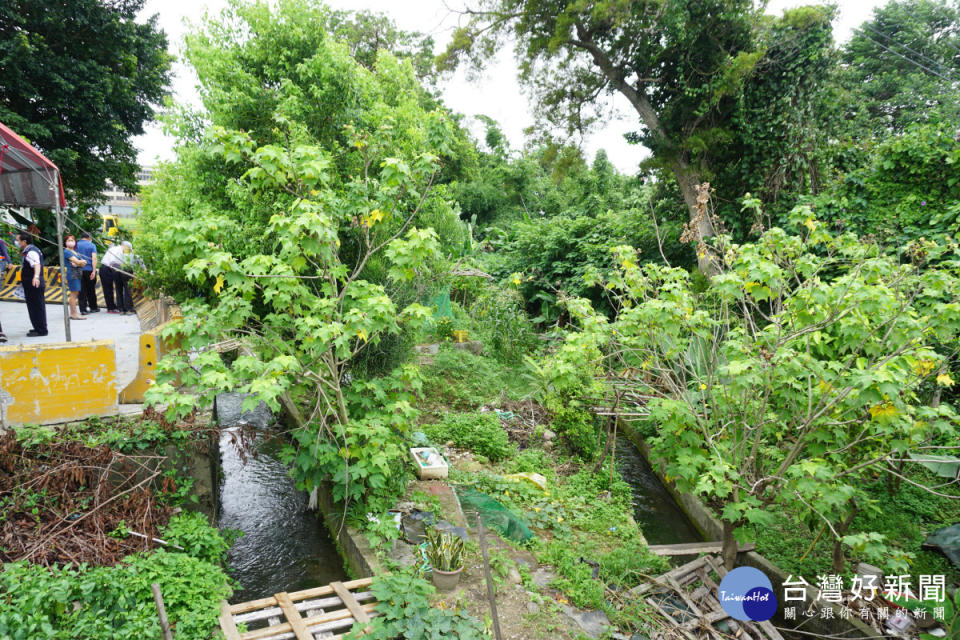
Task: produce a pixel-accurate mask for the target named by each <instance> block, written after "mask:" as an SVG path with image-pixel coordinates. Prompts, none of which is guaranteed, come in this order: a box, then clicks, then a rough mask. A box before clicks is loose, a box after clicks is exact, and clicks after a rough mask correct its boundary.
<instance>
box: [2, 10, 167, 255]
mask: <svg viewBox="0 0 960 640" xmlns="http://www.w3.org/2000/svg"><path fill="white" fill-rule="evenodd" d="M143 6H144V0H128V1H126V2H103V1H101V0H75V1H71V2H56V1H51V0H12V1H11V2H4V3H3V6H2V7H0V69H3V73H2V74H0V96H2V97H0V122H3V123H4V124H5V125H7V126H8V127H10V128H12V129H13V130H14V131H16V132H17V133H18V134H20V135H21V136H23V137H25V138H26V139H28V140H29V141H30V142H32V143H33V144H35V145H36V146H37V147H38V148H39V149H40V150H41V151H42V152H43V153H44V154H45V155H46V156H47V157H48V158H50V160H52V161H53V163H54V164H56V165H57V166H58V167H59V168H60V171H61V172H62V174H63V182H64V187H65V189H66V190H67V193H68V198H67V199H68V200H69V201H70V204H71V205H72V206H78V205H90V204H92V203H94V202H99V201H102V199H103V196H102V195H101V191H103V190H104V188H105V187H106V183H107V180H110V181H111V182H113V183H114V184H116V185H118V186H120V187H122V188H124V189H125V190H127V191H129V192H131V193H134V192H136V190H137V182H136V177H135V176H136V172H137V162H136V155H137V153H136V149H135V148H134V146H133V141H132V137H133V136H137V135H140V134H142V133H143V125H144V123H146V122H148V121H149V120H151V119H152V118H153V106H154V105H156V104H158V103H159V102H160V100H161V99H162V97H163V95H164V93H165V91H166V85H167V82H168V81H169V70H170V60H171V57H170V56H169V54H168V53H167V52H166V48H167V39H166V36H165V35H164V33H163V31H161V30H160V29H159V28H158V27H157V23H156V19H155V18H151V19H150V20H148V21H146V22H145V23H137V22H136V21H135V19H136V17H137V14H138V12H139V11H140V10H141V9H142V8H143ZM47 237H51V236H47Z"/></svg>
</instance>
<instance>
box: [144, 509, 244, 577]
mask: <svg viewBox="0 0 960 640" xmlns="http://www.w3.org/2000/svg"><path fill="white" fill-rule="evenodd" d="M161 534H162V535H163V538H164V539H165V540H166V541H167V542H169V543H170V544H171V545H177V546H178V547H183V548H184V549H188V550H189V552H190V555H192V556H194V557H196V558H199V559H200V560H203V561H205V562H209V563H211V564H221V563H222V562H223V561H224V560H226V557H227V552H228V551H229V550H230V547H231V546H232V544H233V541H234V540H236V538H237V537H238V536H239V535H241V534H242V532H239V531H235V530H232V529H228V530H225V531H222V532H221V531H219V530H218V529H216V528H214V527H211V526H210V523H209V522H207V518H206V517H205V516H204V515H203V514H201V513H197V512H195V511H184V512H182V513H179V514H177V515H175V516H173V517H172V518H170V522H168V523H167V526H166V527H164V528H163V529H162V530H161Z"/></svg>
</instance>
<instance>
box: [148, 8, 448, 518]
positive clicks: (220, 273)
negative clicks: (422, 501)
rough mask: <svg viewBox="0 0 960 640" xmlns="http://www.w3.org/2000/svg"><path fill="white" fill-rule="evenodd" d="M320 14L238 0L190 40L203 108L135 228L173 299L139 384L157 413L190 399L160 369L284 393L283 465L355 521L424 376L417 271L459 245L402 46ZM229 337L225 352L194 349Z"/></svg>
mask: <svg viewBox="0 0 960 640" xmlns="http://www.w3.org/2000/svg"><path fill="white" fill-rule="evenodd" d="M334 18H336V15H334V14H331V13H330V12H329V11H328V10H326V9H325V8H322V7H317V6H314V5H313V4H311V3H309V2H302V1H296V0H290V1H288V2H281V3H279V4H278V5H277V6H276V7H267V6H266V5H262V4H252V3H250V4H239V5H237V6H235V7H232V8H230V9H228V10H227V11H225V12H224V13H223V14H222V15H221V16H220V17H219V18H215V19H211V20H209V21H208V22H207V23H206V24H205V25H204V27H203V28H202V29H201V30H200V31H198V32H196V33H194V34H192V35H191V36H190V37H188V39H187V42H188V46H187V57H188V59H189V60H190V61H191V63H192V64H193V66H194V67H195V68H196V70H197V73H198V75H199V77H200V81H201V89H202V90H201V94H202V96H203V100H204V112H203V118H202V119H200V118H193V117H191V116H190V115H189V114H181V115H180V116H179V117H178V118H175V119H174V122H175V124H177V125H178V126H179V127H181V129H180V136H181V146H180V148H179V149H178V161H177V162H176V163H174V164H172V165H170V166H168V167H167V168H166V169H165V170H164V172H161V176H160V181H159V183H158V185H157V186H156V188H154V189H153V190H151V192H150V193H148V194H147V198H146V200H145V211H144V217H145V219H146V224H148V225H150V227H151V228H152V230H153V232H152V233H151V235H150V236H149V237H148V238H145V239H144V240H145V242H144V243H143V247H144V249H143V252H144V254H145V255H146V256H149V257H152V258H153V261H154V263H156V264H158V265H161V266H160V267H159V268H158V269H157V270H156V272H155V273H154V274H153V275H152V276H151V278H149V279H148V283H149V284H150V285H151V286H153V287H154V288H156V289H158V290H161V291H165V292H168V293H172V294H174V295H176V296H178V297H180V298H181V299H182V300H183V301H184V316H185V317H184V321H183V322H181V323H179V324H178V325H177V326H175V327H173V328H171V329H170V330H169V332H170V334H171V335H175V336H177V337H178V339H179V344H180V345H181V348H182V350H181V351H180V353H179V354H178V355H179V357H178V358H176V359H174V358H170V359H168V360H167V361H165V364H164V369H165V372H166V373H165V378H164V379H163V381H161V383H160V384H157V385H155V386H154V387H153V388H152V389H151V390H150V392H149V395H150V400H151V401H153V402H166V403H169V405H168V409H167V411H168V413H169V414H177V413H182V412H186V411H190V410H192V407H193V406H195V403H196V397H195V396H194V395H193V394H191V393H181V392H178V391H177V389H176V388H175V387H174V386H173V384H171V382H172V381H173V380H174V379H176V380H178V381H179V382H180V383H181V384H183V385H186V386H187V387H196V388H197V389H198V390H200V392H201V394H202V398H204V399H205V400H206V401H209V400H211V399H212V397H213V394H215V393H217V392H218V391H223V390H228V389H229V390H241V391H244V392H248V393H253V394H256V395H258V396H259V397H260V398H261V399H262V400H264V401H266V402H267V403H268V404H269V405H270V406H271V407H272V408H274V409H279V407H280V401H281V399H282V397H284V396H286V395H289V397H291V398H292V399H293V402H296V403H298V404H299V405H300V407H302V409H301V411H302V415H301V416H299V417H297V418H295V422H296V423H297V428H296V429H295V431H294V433H293V439H294V443H295V447H294V449H292V450H291V451H290V452H289V455H288V459H289V460H290V462H291V463H292V468H293V474H294V477H295V479H296V480H297V482H298V484H299V485H300V486H301V487H303V488H305V489H307V490H313V489H315V488H316V487H317V486H318V485H319V483H321V482H326V481H329V482H331V483H332V486H333V495H334V497H335V498H336V499H337V500H341V501H344V502H345V503H346V504H348V505H350V507H351V511H350V513H351V514H356V515H358V517H360V516H362V514H364V513H366V508H367V507H368V506H370V507H373V506H376V507H377V508H376V509H375V510H377V511H379V510H381V509H380V507H382V508H386V507H387V506H390V503H391V501H392V500H393V499H395V498H396V497H397V496H398V495H399V493H400V492H401V491H402V489H403V487H404V485H405V482H406V476H405V474H404V473H402V472H399V473H398V470H401V469H403V468H404V465H403V461H404V460H405V456H404V455H403V454H404V449H405V442H404V438H405V435H406V434H407V432H408V431H409V429H410V426H411V424H412V423H413V420H414V419H415V417H416V414H417V411H416V410H415V409H414V407H413V406H412V404H411V399H412V393H413V392H414V391H416V389H417V388H418V385H419V379H418V376H417V372H416V370H415V369H414V368H412V367H408V366H401V363H402V360H404V359H405V358H407V357H408V353H407V352H406V349H405V348H404V347H405V346H406V342H405V338H406V337H408V336H411V335H416V334H417V332H418V331H421V330H422V329H423V328H424V327H425V326H426V324H428V321H429V319H430V316H431V313H430V310H429V309H428V308H427V307H425V306H423V305H422V304H420V303H419V300H421V299H423V300H425V299H427V298H428V297H429V294H430V293H431V285H430V275H431V274H432V273H433V272H434V271H436V270H438V269H439V267H440V266H441V265H443V264H444V263H445V262H444V259H445V256H444V254H445V252H446V251H447V249H448V248H449V247H451V246H461V245H462V244H463V242H464V240H465V235H466V234H465V228H464V226H463V225H462V224H461V223H460V222H459V220H458V219H457V216H456V213H455V211H454V206H453V203H452V202H451V201H450V199H449V196H448V194H447V189H446V187H445V186H444V185H442V184H440V183H441V182H442V181H443V179H444V172H446V171H448V170H449V168H450V166H451V165H454V164H456V161H455V158H456V157H457V150H458V145H460V144H461V142H462V138H461V137H460V136H459V134H458V131H457V129H456V127H455V126H454V124H453V122H452V121H451V119H450V118H449V116H447V115H446V114H445V113H444V112H442V111H440V110H437V109H433V103H432V100H431V99H430V98H429V96H428V95H427V94H426V93H425V92H424V91H423V90H422V89H421V87H420V85H419V83H418V81H417V77H416V73H415V69H414V66H413V64H412V63H411V61H410V60H401V59H398V58H397V57H396V56H394V55H393V54H392V53H390V52H389V51H385V50H380V51H379V52H378V53H377V55H376V59H375V60H372V61H371V60H370V59H369V58H367V59H364V60H359V59H357V58H354V57H353V55H351V47H349V46H348V45H353V44H356V43H351V42H349V41H347V40H344V39H343V38H341V37H340V36H339V35H338V29H339V28H340V27H338V26H337V25H333V26H331V20H333V19H334ZM337 24H339V23H337ZM247 30H249V32H250V33H251V34H255V35H254V37H240V36H239V35H238V33H239V32H241V31H243V32H246V31H247ZM347 33H348V34H355V33H356V32H355V31H354V30H348V31H347ZM352 48H353V50H354V51H357V48H356V47H352ZM361 49H362V48H361ZM357 55H359V53H358V54H357ZM367 65H371V66H367ZM254 238H255V239H256V241H255V242H254V240H253V239H254ZM196 294H200V295H199V296H197V297H195V295H196ZM231 335H238V336H243V342H244V345H245V351H244V353H243V354H242V355H241V356H240V357H238V358H236V359H235V360H233V361H232V362H228V361H226V360H224V359H222V358H221V357H220V356H219V355H218V354H217V353H216V352H215V351H206V352H204V353H203V354H202V355H200V357H199V358H198V359H193V360H192V362H191V361H190V358H189V357H188V354H189V351H190V350H191V349H193V348H202V347H203V346H204V345H206V344H209V343H210V342H215V341H218V340H221V339H223V338H224V337H226V336H231ZM251 401H252V400H251Z"/></svg>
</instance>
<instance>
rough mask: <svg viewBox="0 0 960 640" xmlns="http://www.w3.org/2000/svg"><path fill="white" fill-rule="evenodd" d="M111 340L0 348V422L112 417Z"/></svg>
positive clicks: (14, 423) (113, 363) (114, 392)
mask: <svg viewBox="0 0 960 640" xmlns="http://www.w3.org/2000/svg"><path fill="white" fill-rule="evenodd" d="M116 362H117V360H116V355H115V351H114V343H113V341H112V340H97V341H91V342H55V343H46V344H37V345H20V346H15V347H0V426H3V427H8V426H17V425H23V424H51V423H57V422H66V421H70V420H79V419H82V418H88V417H90V416H106V415H114V414H116V413H117V412H118V411H119V407H118V406H117V387H116V380H115V378H116V370H117V364H116Z"/></svg>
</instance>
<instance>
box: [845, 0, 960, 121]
mask: <svg viewBox="0 0 960 640" xmlns="http://www.w3.org/2000/svg"><path fill="white" fill-rule="evenodd" d="M842 61H843V72H842V73H841V75H840V77H839V80H840V82H841V83H842V84H843V86H844V87H846V100H845V101H844V107H845V114H844V115H845V116H846V118H847V119H848V120H850V124H851V126H852V127H853V131H854V133H855V134H859V133H861V132H863V133H866V134H868V135H873V136H876V137H879V138H882V137H884V136H885V135H887V134H890V133H894V134H896V133H902V132H903V131H904V130H905V129H906V128H907V127H908V126H909V125H910V124H914V123H933V124H936V123H937V122H938V121H940V120H948V121H956V119H957V115H958V107H957V104H958V97H960V96H958V84H957V81H958V79H960V73H958V71H960V5H958V4H957V2H955V1H954V2H949V1H945V0H893V1H891V2H888V3H887V4H885V5H883V6H881V7H878V8H876V9H875V10H874V12H873V18H872V19H871V20H868V21H866V22H864V23H863V24H862V25H860V28H858V29H857V30H856V31H854V34H853V37H851V38H850V41H849V42H847V43H846V44H845V45H844V46H843V48H842Z"/></svg>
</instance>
